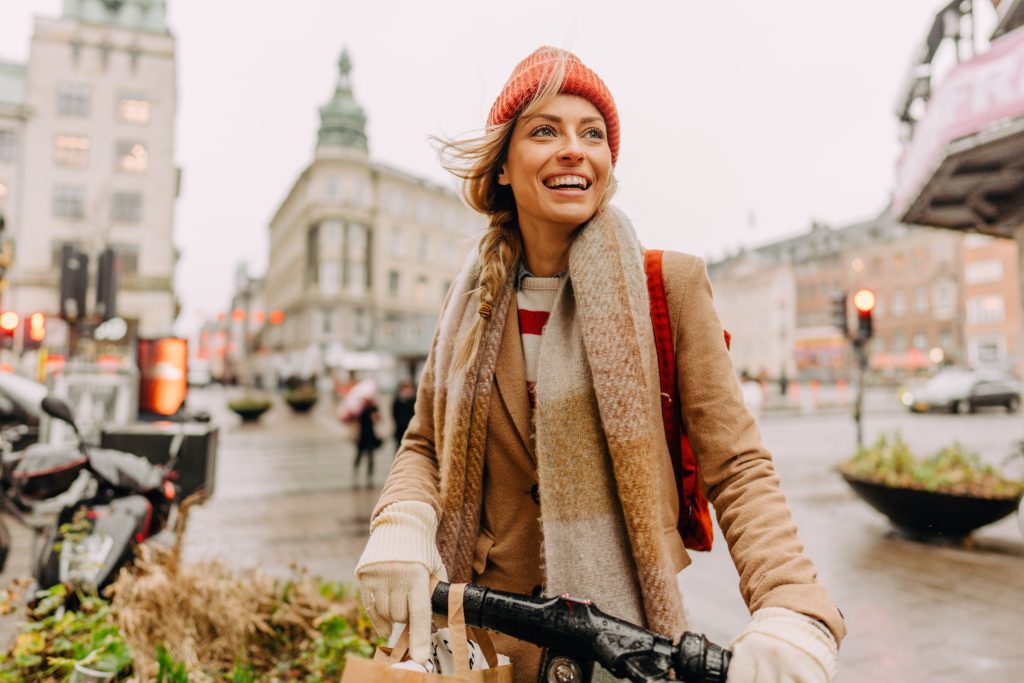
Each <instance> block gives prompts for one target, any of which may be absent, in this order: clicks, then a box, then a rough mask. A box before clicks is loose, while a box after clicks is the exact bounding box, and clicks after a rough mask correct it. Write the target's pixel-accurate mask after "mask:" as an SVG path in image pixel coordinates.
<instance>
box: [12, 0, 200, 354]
mask: <svg viewBox="0 0 1024 683" xmlns="http://www.w3.org/2000/svg"><path fill="white" fill-rule="evenodd" d="M5 77H6V78H5ZM15 77H16V73H15V71H14V70H13V69H12V68H11V67H10V65H6V66H5V65H0V95H2V94H3V93H4V92H8V93H9V92H18V91H19V89H18V88H16V87H13V88H12V87H11V86H10V85H9V84H10V82H12V81H14V80H15ZM5 79H6V80H7V81H8V86H7V87H4V86H3V85H2V83H3V81H4V80H5ZM22 83H23V86H22V87H21V88H20V93H21V95H22V100H21V101H20V102H14V103H10V102H8V103H6V104H2V103H0V183H3V184H4V185H5V186H6V188H7V189H6V195H7V197H6V199H0V202H4V201H5V202H6V204H5V205H0V206H4V208H5V211H6V213H7V214H8V235H9V236H11V237H12V238H13V241H14V259H13V264H12V266H11V268H10V269H9V275H10V277H9V282H10V288H9V290H8V292H7V293H6V294H5V298H4V301H3V306H4V308H12V309H14V310H15V311H17V312H18V313H21V314H22V316H23V317H24V316H26V315H28V314H30V313H33V312H36V311H39V312H43V313H45V314H48V315H54V314H56V313H57V312H58V310H59V300H58V297H59V294H58V285H59V279H60V263H61V259H60V254H61V251H62V248H63V246H64V245H66V244H71V245H75V246H77V247H78V248H79V249H81V250H82V251H83V252H85V253H86V254H87V255H88V256H89V257H90V259H89V260H90V269H91V270H92V271H93V272H95V270H96V264H97V262H98V259H99V255H100V253H101V252H102V251H103V250H104V249H105V248H107V247H113V248H114V249H115V251H116V252H117V254H118V260H119V266H120V287H119V293H118V309H119V310H118V313H119V314H120V315H121V317H124V318H126V319H128V320H129V322H130V323H135V324H136V325H137V328H136V329H137V331H138V333H139V334H140V335H141V336H145V337H151V336H161V335H166V334H170V333H171V331H172V324H173V322H174V319H175V317H176V315H177V311H178V304H177V301H176V299H175V296H174V267H175V262H176V260H177V256H176V252H175V249H174V246H173V241H172V227H173V219H174V203H175V200H176V198H177V195H178V187H179V184H180V177H179V169H178V168H177V167H176V166H175V163H174V137H175V136H174V121H175V113H176V106H177V104H176V103H177V90H176V88H177V86H176V64H175V39H174V37H173V35H172V34H171V33H170V31H169V30H168V28H167V25H166V22H165V3H164V2H162V1H159V0H125V1H124V2H117V3H114V2H104V1H102V0H65V2H64V9H63V12H62V15H61V16H60V17H59V18H45V17H37V18H36V20H35V26H34V31H33V35H32V41H31V47H30V54H29V59H28V63H27V65H26V66H25V67H24V69H23V79H22ZM12 105H13V107H15V108H18V107H20V109H21V111H22V112H25V114H24V115H23V124H22V125H21V126H20V127H19V126H16V125H15V126H12V125H11V123H10V121H11V120H12V118H11V116H10V115H9V114H8V115H7V116H5V111H6V112H10V111H11V106H12ZM14 120H15V121H17V120H18V119H17V116H15V118H14ZM12 137H13V140H12ZM12 148H13V150H14V152H13V156H14V157H15V160H14V167H13V170H11V167H9V166H7V165H5V164H8V163H10V162H8V161H5V159H7V158H8V157H10V156H11V155H12V153H11V152H10V150H11V149H12ZM5 150H6V151H5ZM0 192H3V190H0ZM91 280H92V281H93V282H95V275H94V276H93V277H92V278H91ZM91 297H92V295H90V297H89V299H88V300H89V301H90V302H91V301H92V298H91ZM89 305H90V306H91V303H90V304H89Z"/></svg>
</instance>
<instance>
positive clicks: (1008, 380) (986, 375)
mask: <svg viewBox="0 0 1024 683" xmlns="http://www.w3.org/2000/svg"><path fill="white" fill-rule="evenodd" d="M1020 398H1021V383H1020V382H1019V381H1018V380H1017V379H1016V378H1015V377H1014V376H1013V375H1010V374H1008V373H1005V372H999V371H995V370H966V369H962V368H950V369H948V370H943V371H942V372H940V373H939V374H937V375H935V376H934V377H932V378H931V379H930V380H928V381H927V382H925V383H924V384H922V385H921V386H920V387H918V388H916V389H912V390H909V391H907V392H906V393H905V394H903V403H904V405H906V406H907V407H908V408H910V410H911V411H912V412H915V413H926V412H929V411H934V410H938V411H948V412H951V413H960V414H966V413H973V412H975V411H976V410H977V409H978V408H984V407H1002V408H1005V409H1006V410H1007V411H1008V412H1011V413H1012V412H1014V411H1016V410H1017V409H1018V408H1019V407H1020Z"/></svg>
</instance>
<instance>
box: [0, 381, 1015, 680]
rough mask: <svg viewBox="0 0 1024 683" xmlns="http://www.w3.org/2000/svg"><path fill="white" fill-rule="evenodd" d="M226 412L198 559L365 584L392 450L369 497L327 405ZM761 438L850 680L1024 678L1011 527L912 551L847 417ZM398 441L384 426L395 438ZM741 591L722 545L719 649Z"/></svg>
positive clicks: (194, 519) (930, 447) (989, 421)
mask: <svg viewBox="0 0 1024 683" xmlns="http://www.w3.org/2000/svg"><path fill="white" fill-rule="evenodd" d="M225 400H226V394H225V390H223V389H220V388H214V389H210V390H207V391H204V392H200V393H198V394H197V395H196V396H195V398H194V403H195V406H194V407H202V406H205V407H208V408H209V409H210V410H211V412H212V413H213V414H214V416H215V420H216V421H217V422H218V424H219V425H220V428H221V440H220V451H219V457H218V473H217V482H216V489H215V493H214V495H213V497H212V498H211V500H209V501H207V502H206V503H204V504H203V505H201V506H198V507H196V508H194V509H193V512H192V515H191V518H190V522H189V528H188V531H187V534H186V539H185V553H186V558H187V559H191V560H195V559H199V558H211V557H218V558H220V559H222V560H223V561H225V562H226V563H228V564H230V565H232V566H235V567H251V566H259V567H261V568H263V569H264V570H265V571H268V572H272V573H275V574H281V575H284V574H287V573H288V572H289V571H290V570H291V567H292V566H295V565H299V566H303V567H306V568H308V569H309V570H310V571H311V572H312V573H314V574H319V575H321V576H324V577H327V578H332V579H337V580H351V579H352V569H353V567H354V565H355V562H356V560H357V558H358V556H359V553H360V552H361V550H362V546H363V544H364V543H365V541H366V534H367V527H368V521H367V520H368V516H369V512H370V510H371V508H372V506H373V504H374V502H375V500H376V497H377V495H378V492H379V485H380V483H381V482H382V481H383V478H384V477H385V476H386V472H387V468H388V466H389V465H390V461H391V453H392V448H393V444H392V442H391V441H390V440H386V442H385V446H384V447H383V448H382V449H381V450H380V451H379V454H378V462H377V473H376V478H375V481H373V482H371V486H370V487H369V488H367V487H366V485H365V481H363V479H362V478H361V479H360V480H359V481H358V482H355V481H353V474H352V462H353V456H354V453H353V448H352V446H351V444H350V437H349V434H348V430H347V428H346V427H345V426H344V425H341V424H340V423H338V422H337V420H336V419H335V418H334V416H333V407H332V406H331V405H330V401H329V400H324V399H322V400H321V402H320V404H318V405H317V406H316V408H315V409H314V411H313V412H312V413H310V414H307V415H295V414H292V413H291V412H290V411H289V409H288V407H287V406H286V405H284V404H283V403H278V404H276V405H275V407H274V408H273V409H272V410H271V411H270V412H268V413H267V414H266V415H265V416H264V417H263V419H262V420H261V422H260V423H259V424H256V425H242V424H241V423H240V421H239V420H238V418H237V417H235V416H234V415H233V414H230V413H229V412H227V411H226V409H225V408H224V404H225ZM382 412H384V413H386V412H387V411H386V410H384V411H382ZM762 429H763V433H764V438H765V442H766V443H767V445H768V447H769V449H771V450H772V452H773V453H774V454H775V458H776V463H777V467H778V469H779V472H780V474H781V476H782V479H783V488H784V490H785V491H786V493H787V496H788V498H789V500H790V504H791V507H792V510H793V514H794V517H795V519H796V521H797V524H798V525H799V527H800V532H801V537H802V538H803V540H804V542H805V544H806V546H807V549H808V552H809V554H810V555H811V556H812V557H813V558H814V559H815V561H816V562H817V564H818V568H819V571H820V574H821V577H822V580H823V581H824V582H825V584H826V585H827V586H828V587H829V589H830V591H831V593H832V595H833V598H834V599H835V600H836V602H837V603H838V604H839V606H840V608H841V609H842V611H843V613H844V614H845V616H846V619H847V622H848V625H849V629H850V635H849V637H848V638H847V640H846V641H845V642H844V644H843V647H842V651H841V655H840V659H841V664H840V676H839V679H838V680H840V681H843V682H844V683H852V682H857V683H861V682H863V683H867V682H868V681H871V682H875V681H936V682H941V683H953V682H958V683H959V682H963V681H986V682H987V681H1017V680H1024V635H1022V634H1024V536H1022V534H1021V530H1020V529H1018V527H1017V525H1016V522H1015V521H1014V520H1013V519H1012V518H1006V519H1004V520H1002V521H1000V522H998V523H996V524H993V525H990V526H988V527H985V528H983V529H981V530H980V531H979V532H977V533H976V534H975V535H974V536H973V539H972V540H973V544H972V546H971V547H960V546H950V545H934V544H924V543H920V542H917V541H913V540H909V539H907V538H904V537H902V536H900V535H898V534H895V533H894V532H892V531H891V528H890V526H889V524H888V521H887V520H886V519H885V518H884V517H883V516H881V515H879V514H878V513H876V512H874V511H873V510H872V509H871V508H869V507H868V506H867V505H866V504H864V503H863V502H861V501H860V499H858V498H856V497H855V496H854V494H853V493H852V492H851V491H850V489H849V488H848V487H847V485H846V484H845V482H843V481H842V479H840V478H839V476H838V475H837V474H836V473H835V471H834V466H835V464H836V463H838V462H839V461H841V460H843V459H845V458H846V457H848V456H849V454H850V453H852V451H853V442H854V428H853V424H852V422H851V421H850V419H849V418H848V417H847V416H845V415H843V414H841V413H836V412H834V411H833V412H827V411H821V412H818V413H813V412H812V413H811V414H808V415H794V414H766V415H765V416H764V417H763V418H762ZM894 430H900V431H901V432H902V434H903V436H904V438H905V439H906V440H907V441H908V442H909V443H910V444H911V445H912V447H914V448H915V449H916V450H920V451H921V452H933V451H934V450H935V449H937V448H939V447H940V446H943V445H947V444H948V443H950V442H952V441H953V440H954V439H959V440H960V441H962V442H963V443H964V444H965V445H966V446H967V447H968V448H972V449H976V450H978V451H980V452H981V453H982V455H983V456H984V457H985V458H986V459H988V460H990V461H993V462H999V461H1001V460H1002V459H1003V458H1004V457H1005V456H1006V455H1007V454H1008V450H1009V447H1010V444H1011V442H1012V441H1013V440H1014V439H1019V438H1024V420H1022V418H1021V415H1020V414H1018V415H1005V414H1001V413H985V414H978V415H968V416H940V415H924V416H916V415H909V414H906V413H904V412H902V411H899V410H890V411H878V412H876V413H873V414H871V415H869V416H868V418H867V419H866V421H865V433H866V437H867V439H868V440H869V441H870V440H872V439H873V438H874V437H875V436H876V435H877V434H878V433H879V432H880V431H886V432H892V431H894ZM387 433H388V428H387V425H386V424H385V423H382V425H381V435H382V436H384V435H386V434H387ZM12 531H16V530H15V529H13V528H12ZM716 533H717V532H716ZM27 541H28V536H27V534H24V533H22V532H20V531H16V533H15V553H16V554H17V553H18V552H19V548H20V549H21V554H20V555H18V556H17V557H15V558H12V562H11V566H10V567H8V571H6V572H5V573H4V575H3V576H0V579H2V578H5V577H6V576H9V575H11V574H12V573H17V572H18V571H19V570H21V571H23V570H24V569H26V568H27V560H26V559H25V552H24V550H25V549H26V548H27ZM737 581H738V579H737V576H736V572H735V569H734V568H733V566H732V563H731V560H730V558H729V555H728V551H727V549H726V548H725V547H724V544H723V543H722V542H721V535H720V534H719V535H718V543H717V544H716V547H715V550H714V551H712V552H711V553H696V554H695V558H694V564H693V565H692V566H691V567H690V568H689V569H687V570H686V571H685V572H683V574H682V577H681V583H682V585H683V588H684V593H685V600H686V606H687V609H688V611H689V614H690V621H691V628H693V629H694V630H701V631H704V632H706V633H707V635H708V636H709V637H710V638H712V639H713V640H716V641H718V642H721V643H727V642H728V641H729V640H730V638H731V637H732V636H733V635H735V634H736V633H737V632H738V631H739V630H741V629H742V628H743V626H744V625H745V623H746V621H747V616H748V615H747V612H746V608H745V606H744V605H743V602H742V600H741V599H740V597H739V593H738V590H737Z"/></svg>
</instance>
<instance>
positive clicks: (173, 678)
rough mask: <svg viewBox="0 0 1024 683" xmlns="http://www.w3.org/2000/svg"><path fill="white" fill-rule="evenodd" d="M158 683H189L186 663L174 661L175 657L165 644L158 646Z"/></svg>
mask: <svg viewBox="0 0 1024 683" xmlns="http://www.w3.org/2000/svg"><path fill="white" fill-rule="evenodd" d="M156 663H157V666H158V667H159V668H158V669H157V672H156V683H188V671H187V670H186V669H185V664H184V662H176V661H174V657H173V656H172V655H171V653H170V652H168V651H167V648H165V647H164V646H163V643H159V644H157V646H156Z"/></svg>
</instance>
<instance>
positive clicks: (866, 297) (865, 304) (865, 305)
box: [853, 289, 875, 313]
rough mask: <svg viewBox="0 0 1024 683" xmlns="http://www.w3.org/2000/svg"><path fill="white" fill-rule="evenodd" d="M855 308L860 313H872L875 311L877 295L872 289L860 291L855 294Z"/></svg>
mask: <svg viewBox="0 0 1024 683" xmlns="http://www.w3.org/2000/svg"><path fill="white" fill-rule="evenodd" d="M853 307H854V308H856V309H857V312H858V313H870V312H871V311H873V310H874V309H875V293H874V292H872V291H871V290H870V289H858V290H857V291H856V292H854V293H853Z"/></svg>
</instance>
